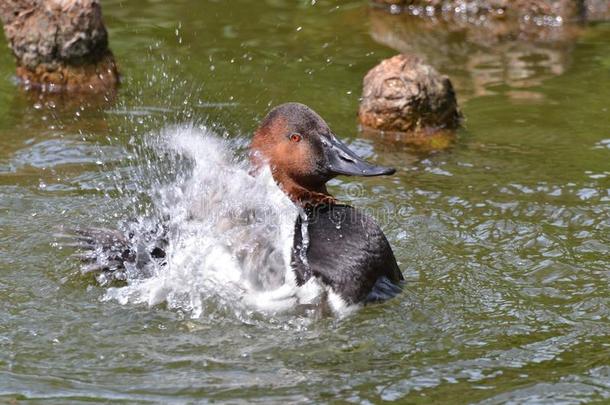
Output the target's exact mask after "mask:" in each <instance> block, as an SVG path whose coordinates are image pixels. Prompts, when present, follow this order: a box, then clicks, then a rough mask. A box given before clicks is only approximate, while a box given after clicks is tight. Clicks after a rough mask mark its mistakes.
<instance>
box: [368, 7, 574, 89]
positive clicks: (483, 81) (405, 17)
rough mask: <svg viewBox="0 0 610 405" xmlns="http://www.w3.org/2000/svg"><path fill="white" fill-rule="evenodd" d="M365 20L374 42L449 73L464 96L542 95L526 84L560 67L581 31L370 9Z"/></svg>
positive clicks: (539, 80) (555, 72)
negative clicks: (425, 61)
mask: <svg viewBox="0 0 610 405" xmlns="http://www.w3.org/2000/svg"><path fill="white" fill-rule="evenodd" d="M370 21H371V36H372V37H373V39H374V40H375V41H377V42H379V43H380V44H383V45H386V46H389V47H390V48H393V49H395V50H397V51H398V52H403V53H413V54H416V55H420V56H422V57H424V58H426V60H427V62H428V63H430V64H431V65H433V66H434V67H436V68H437V69H439V70H441V71H442V72H444V73H449V72H451V73H453V72H455V74H451V75H450V77H451V79H452V81H453V82H454V85H455V87H456V88H457V91H458V95H460V96H462V97H467V98H469V97H472V96H484V95H490V94H494V93H496V92H498V91H503V92H505V93H506V94H508V95H509V96H510V97H514V98H519V99H532V100H539V99H540V98H541V97H544V95H543V94H542V93H540V92H537V91H535V90H532V89H531V88H533V87H536V86H539V85H540V84H541V83H542V82H543V81H544V80H546V79H548V78H550V77H553V76H557V75H561V74H563V73H564V72H565V70H566V69H567V67H568V66H569V64H570V62H571V57H570V55H571V52H572V48H573V44H574V41H575V40H576V38H577V36H578V32H579V31H580V30H582V28H581V27H579V26H575V25H570V24H564V25H561V26H559V27H554V26H542V27H539V26H537V25H535V24H529V25H526V27H528V30H523V26H522V25H520V24H518V23H517V22H513V21H511V20H508V21H506V20H499V21H495V20H494V21H490V22H487V23H485V24H473V23H471V22H469V21H462V20H455V21H453V20H452V21H445V20H437V19H428V18H419V17H416V16H412V15H409V14H400V15H391V14H389V13H387V12H384V11H382V10H371V12H370ZM456 69H463V70H462V71H460V70H456ZM503 86H508V89H506V88H503ZM498 87H500V89H498Z"/></svg>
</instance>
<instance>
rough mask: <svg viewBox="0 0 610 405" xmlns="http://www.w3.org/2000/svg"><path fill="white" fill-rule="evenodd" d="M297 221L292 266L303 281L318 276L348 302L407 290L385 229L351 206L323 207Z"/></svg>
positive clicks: (380, 299)
mask: <svg viewBox="0 0 610 405" xmlns="http://www.w3.org/2000/svg"><path fill="white" fill-rule="evenodd" d="M307 218H308V219H307V224H306V226H304V222H305V221H304V220H303V219H302V218H299V219H297V223H296V226H295V234H294V248H293V254H292V265H293V268H294V269H295V272H296V275H297V282H298V283H300V284H303V283H305V282H306V281H307V280H308V279H309V278H310V277H312V276H316V277H319V278H320V279H322V281H323V282H324V283H325V284H327V285H330V286H331V287H332V289H333V290H334V291H335V292H336V293H338V294H339V295H340V296H341V297H342V298H343V299H344V300H345V301H346V302H347V303H348V304H353V303H361V302H372V301H383V300H386V299H389V298H392V297H394V296H395V295H396V294H398V293H399V292H400V290H401V284H402V280H403V279H404V278H403V276H402V273H401V271H400V269H399V267H398V264H397V263H396V258H395V257H394V252H393V251H392V248H391V246H390V244H389V242H388V240H387V239H386V237H385V235H384V234H383V231H382V230H381V228H380V227H379V225H377V223H376V222H375V220H374V219H373V218H371V217H370V216H368V215H367V214H366V213H365V212H363V211H359V210H356V209H355V208H353V207H350V206H347V205H327V206H322V207H317V208H316V209H313V210H312V211H310V212H309V213H308V217H307Z"/></svg>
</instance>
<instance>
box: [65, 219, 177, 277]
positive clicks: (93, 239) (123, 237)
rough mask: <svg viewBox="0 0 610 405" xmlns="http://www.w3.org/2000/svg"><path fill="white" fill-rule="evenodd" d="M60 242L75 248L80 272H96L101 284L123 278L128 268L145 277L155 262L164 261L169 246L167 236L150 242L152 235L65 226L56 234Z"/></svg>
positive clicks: (67, 246) (74, 255) (66, 246)
mask: <svg viewBox="0 0 610 405" xmlns="http://www.w3.org/2000/svg"><path fill="white" fill-rule="evenodd" d="M55 236H56V239H57V240H58V242H59V245H60V246H62V247H63V248H73V249H76V252H75V253H74V254H73V257H75V258H76V259H78V260H80V261H81V262H82V265H81V273H82V274H89V273H92V274H94V275H95V277H96V278H97V280H98V281H99V282H100V283H102V284H108V283H111V282H113V281H124V280H126V278H127V271H132V272H137V273H138V275H139V276H142V277H146V276H147V275H149V274H147V273H148V272H149V270H150V269H149V267H150V265H151V264H152V263H153V261H157V262H159V263H161V264H162V262H163V260H164V258H165V256H166V249H167V239H166V238H164V237H157V238H155V240H153V241H152V242H153V243H151V241H150V239H151V237H152V234H149V235H139V236H137V235H135V234H134V233H129V234H124V233H123V232H121V231H118V230H113V229H106V228H84V229H62V230H61V231H60V232H59V233H57V234H56V235H55Z"/></svg>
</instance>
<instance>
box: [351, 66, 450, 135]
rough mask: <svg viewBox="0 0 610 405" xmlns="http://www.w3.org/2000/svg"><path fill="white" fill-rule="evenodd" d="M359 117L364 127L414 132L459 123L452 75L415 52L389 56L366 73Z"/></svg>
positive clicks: (417, 133)
mask: <svg viewBox="0 0 610 405" xmlns="http://www.w3.org/2000/svg"><path fill="white" fill-rule="evenodd" d="M358 116H359V119H360V123H361V124H362V125H363V126H364V127H365V128H369V129H370V128H372V129H376V130H382V131H391V132H401V133H411V134H414V135H421V134H426V133H432V132H435V131H438V130H441V129H455V128H457V127H458V125H459V122H460V113H459V110H458V106H457V100H456V97H455V92H454V90H453V86H452V84H451V81H450V80H449V78H448V77H447V76H442V75H440V74H439V73H438V72H437V71H436V70H435V69H434V68H433V67H432V66H429V65H427V64H425V63H424V62H423V61H422V60H421V59H420V58H418V57H416V56H413V55H397V56H394V57H392V58H390V59H386V60H384V61H382V62H381V63H380V64H379V65H377V66H375V67H374V68H373V69H371V70H370V71H369V72H368V73H367V75H366V76H365V77H364V86H363V92H362V102H361V104H360V109H359V112H358Z"/></svg>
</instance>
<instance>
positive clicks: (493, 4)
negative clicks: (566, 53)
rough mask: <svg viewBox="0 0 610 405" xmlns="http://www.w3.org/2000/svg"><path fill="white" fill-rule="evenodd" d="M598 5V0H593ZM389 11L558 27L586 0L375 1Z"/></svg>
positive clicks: (579, 13)
mask: <svg viewBox="0 0 610 405" xmlns="http://www.w3.org/2000/svg"><path fill="white" fill-rule="evenodd" d="M593 1H596V0H593ZM373 3H374V4H378V5H382V6H387V7H388V8H389V10H390V11H392V12H395V13H398V12H408V13H411V14H414V15H419V16H429V17H434V16H440V15H443V16H445V17H458V18H469V19H472V20H473V22H475V21H477V20H481V19H486V18H491V19H506V18H522V19H525V20H529V21H531V22H534V23H535V24H536V25H556V24H561V23H562V21H565V20H571V19H579V18H582V17H583V16H584V12H585V10H586V7H585V0H373Z"/></svg>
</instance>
